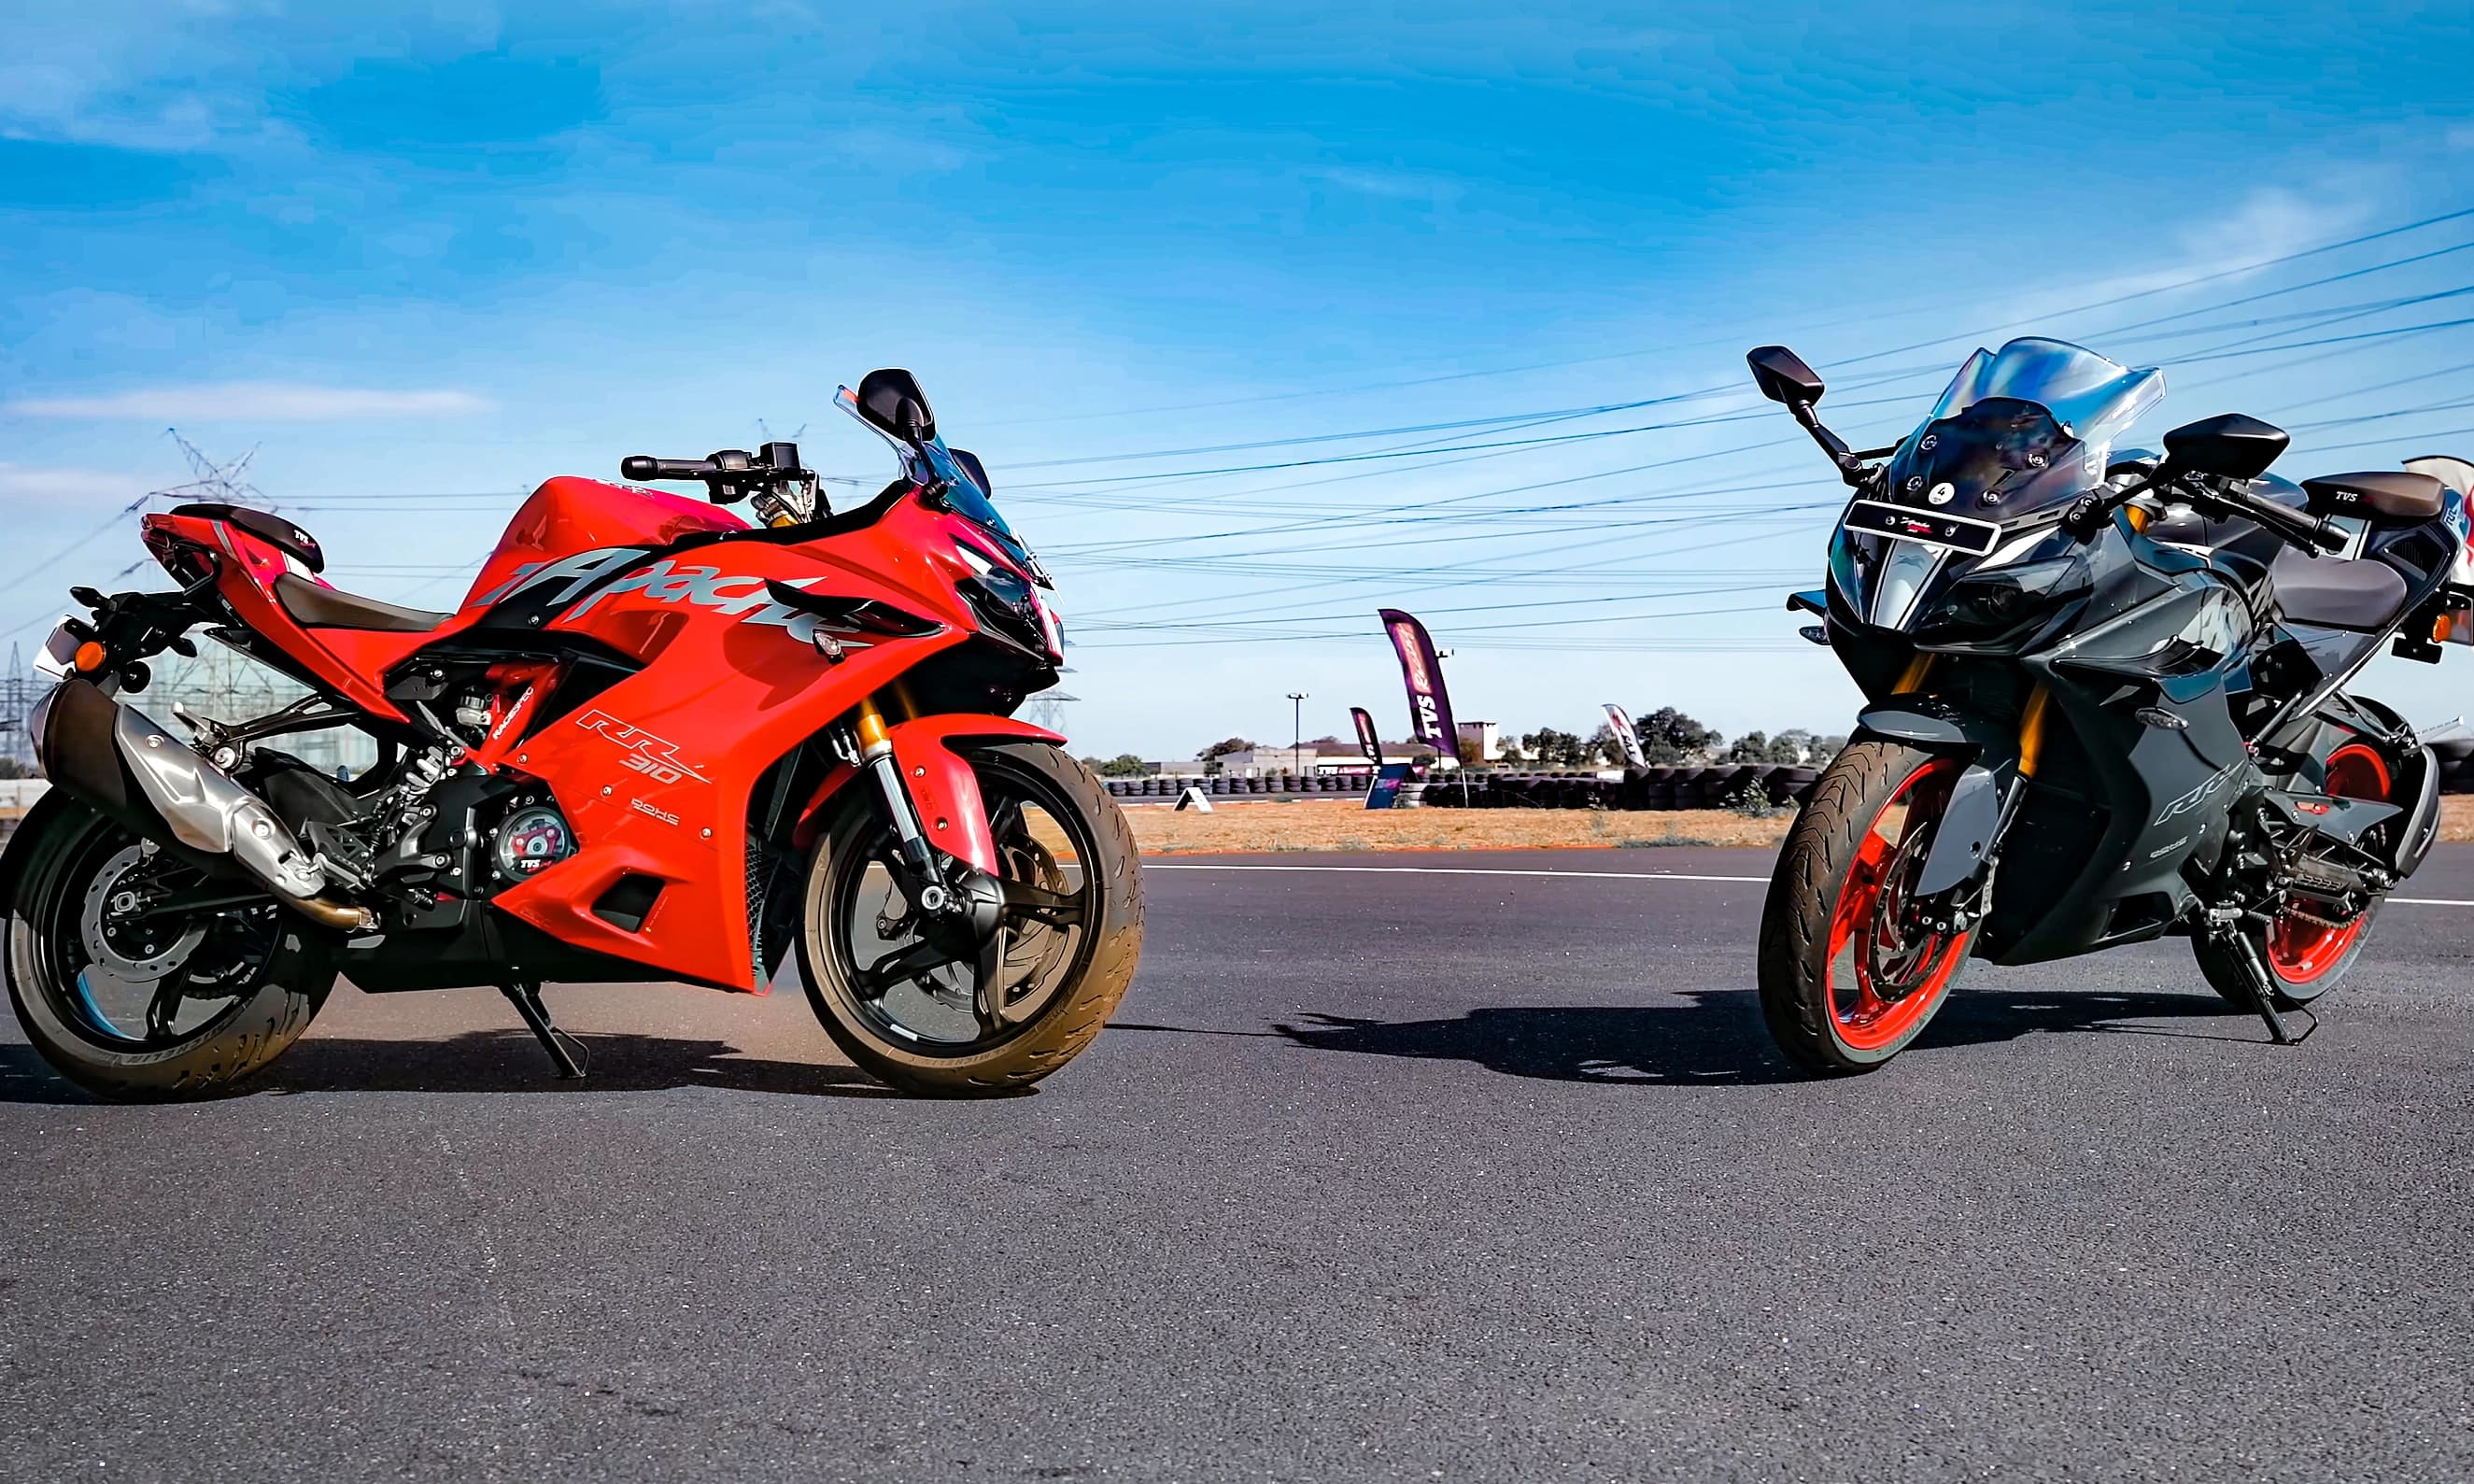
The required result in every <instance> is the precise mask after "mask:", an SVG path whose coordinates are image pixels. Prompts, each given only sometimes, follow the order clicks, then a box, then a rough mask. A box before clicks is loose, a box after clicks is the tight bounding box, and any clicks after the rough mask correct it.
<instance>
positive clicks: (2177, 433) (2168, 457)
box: [2164, 412, 2293, 480]
mask: <svg viewBox="0 0 2474 1484" xmlns="http://www.w3.org/2000/svg"><path fill="white" fill-rule="evenodd" d="M2292 441H2293V440H2292V437H2290V436H2288V435H2287V433H2286V431H2285V429H2283V428H2281V427H2278V426H2274V425H2272V424H2268V423H2263V422H2261V421H2260V420H2259V419H2257V418H2250V417H2244V416H2243V415H2242V414H2241V413H2239V412H2228V413H2225V414H2223V415H2222V416H2219V417H2213V418H2201V419H2200V420H2199V421H2198V422H2196V423H2186V424H2184V425H2183V426H2180V427H2177V428H2175V429H2173V430H2172V431H2171V432H2170V433H2167V434H2166V435H2165V470H2164V472H2165V473H2169V474H2215V475H2217V476H2218V477H2219V478H2222V479H2244V480H2248V479H2256V478H2258V477H2259V476H2260V475H2262V474H2266V473H2268V465H2270V464H2273V463H2275V462H2276V460H2277V456H2278V455H2279V454H2281V453H2283V452H2284V451H2285V448H2286V445H2288V444H2290V443H2292Z"/></svg>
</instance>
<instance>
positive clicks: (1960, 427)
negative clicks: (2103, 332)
mask: <svg viewBox="0 0 2474 1484" xmlns="http://www.w3.org/2000/svg"><path fill="white" fill-rule="evenodd" d="M2163 390H2164V382H2163V377H2162V376H2161V375H2160V374H2159V373H2156V372H2153V371H2130V370H2127V369H2125V368H2123V367H2122V366H2119V365H2116V364H2115V363H2113V362H2112V361H2109V360H2106V359H2105V358H2103V357H2102V356H2099V355H2097V354H2095V353H2093V352H2089V351H2083V350H2080V349H2079V348H2077V347H2075V346H2070V345H2065V344H2063V343H2061V342H2059V341H2052V340H2042V339H2023V340H2014V341H2012V342H2011V343H2010V344H2008V345H2006V346H2004V347H2002V349H2001V352H2000V353H1998V354H1997V353H1992V352H1986V351H1978V352H1977V353H1976V354H1975V355H1973V356H1971V357H1970V358H1969V359H1968V362H1967V364H1966V365H1964V366H1963V367H1961V368H1960V370H1959V374H1958V376H1957V377H1955V378H1954V379H1953V381H1952V383H1951V385H1950V388H1949V389H1948V390H1947V391H1945V392H1944V393H1943V394H1942V397H1941V400H1940V401H1938V402H1936V403H1935V404H1934V407H1933V410H1932V415H1931V416H1930V417H1929V418H1928V420H1927V421H1926V422H1925V423H1924V425H1923V426H1919V427H1918V428H1916V430H1915V431H1914V432H1912V433H1910V434H1908V435H1907V437H1906V438H1905V439H1904V441H1903V442H1902V443H1901V444H1900V445H1899V447H1898V449H1897V450H1895V451H1894V452H1893V454H1892V456H1891V460H1890V463H1889V465H1888V466H1887V467H1886V468H1885V469H1883V470H1882V472H1881V474H1880V477H1879V478H1877V479H1876V480H1875V481H1874V482H1873V483H1872V484H1871V485H1869V486H1867V487H1866V488H1865V490H1864V491H1863V492H1862V493H1860V494H1859V495H1858V496H1857V497H1856V499H1854V500H1853V501H1852V502H1850V504H1849V506H1848V509H1847V514H1846V517H1845V518H1844V519H1843V520H1842V521H1841V523H1840V528H1839V530H1838V531H1837V533H1836V535H1835V537H1834V539H1833V540H1832V543H1831V586H1832V588H1833V589H1834V590H1835V591H1836V592H1837V594H1838V595H1839V599H1838V600H1839V602H1840V604H1841V606H1842V607H1843V610H1844V617H1845V618H1847V619H1849V620H1853V621H1855V622H1856V623H1859V624H1861V625H1863V626H1866V627H1869V628H1874V629H1882V630H1889V631H1892V632H1895V633H1898V634H1900V635H1903V636H1904V637H1905V638H1906V639H1907V640H1908V641H1909V642H1910V643H1912V644H1913V645H1916V646H1917V647H1919V648H1927V649H1964V650H1972V651H1977V652H1992V653H2010V652H2018V651H2020V650H2021V649H2023V648H2025V647H2028V646H2031V645H2035V644H2037V643H2040V642H2043V641H2045V640H2047V639H2049V638H2050V636H2051V635H2052V634H2053V633H2054V631H2055V630H2056V629H2057V628H2058V627H2060V626H2062V625H2064V624H2066V623H2067V622H2068V621H2070V620H2071V619H2072V618H2073V617H2074V615H2076V614H2077V613H2079V612H2080V611H2081V610H2082V609H2083V607H2084V606H2085V603H2086V600H2087V598H2088V597H2089V596H2090V595H2091V594H2092V593H2094V592H2095V591H2096V590H2097V589H2098V586H2099V584H2100V581H2101V579H2102V577H2103V575H2104V572H2105V570H2106V568H2107V565H2108V553H2110V559H2111V560H2119V559H2120V557H2121V552H2120V549H2119V546H2118V544H2117V543H2112V542H2110V541H2108V540H2103V539H2099V540H2097V541H2094V542H2091V541H2088V540H2084V539H2082V538H2081V537H2079V536H2077V535H2074V534H2073V533H2071V532H2070V531H2068V530H2066V529H2065V528H2064V526H2063V523H2062V522H2063V517H2064V516H2066V515H2067V514H2068V513H2069V511H2070V510H2071V509H2072V507H2073V506H2074V505H2075V504H2076V503H2077V502H2078V500H2079V499H2080V498H2081V497H2082V496H2084V495H2086V494H2088V493H2089V492H2090V491H2091V490H2094V489H2095V488H2097V487H2098V485H2099V484H2101V483H2102V482H2103V479H2104V471H2105V465H2106V459H2107V457H2108V455H2109V453H2110V451H2111V449H2112V443H2113V439H2114V437H2115V436H2116V434H2118V433H2119V432H2120V431H2121V430H2122V428H2123V427H2124V426H2127V425H2128V423H2129V422H2130V421H2131V420H2132V419H2133V418H2135V417H2136V416H2137V415H2138V413H2140V412H2141V411H2144V410H2145V409H2146V408H2147V407H2148V406H2150V405H2153V404H2154V402H2155V401H2156V400H2157V398H2158V397H2160V396H2161V395H2162V394H2163Z"/></svg>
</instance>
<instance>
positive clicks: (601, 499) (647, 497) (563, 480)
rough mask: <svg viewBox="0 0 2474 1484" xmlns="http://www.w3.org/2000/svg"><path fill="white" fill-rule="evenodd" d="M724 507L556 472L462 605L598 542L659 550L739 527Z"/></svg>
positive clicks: (510, 526) (520, 514)
mask: <svg viewBox="0 0 2474 1484" xmlns="http://www.w3.org/2000/svg"><path fill="white" fill-rule="evenodd" d="M745 529H747V523H746V522H745V521H742V520H740V518H739V517H737V516H735V515H732V514H731V513H730V512H729V511H727V510H723V509H720V508H718V507H716V506H714V505H710V504H707V503H705V502H704V501H703V500H700V499H686V498H684V497H682V496H678V495H672V494H670V493H669V492H668V491H667V490H645V489H638V488H636V487H634V486H632V485H624V484H604V483H602V482H601V481H600V480H598V479H583V478H578V477H576V476H575V475H573V474H561V475H559V476H558V477H557V478H554V479H548V480H545V481H544V482H543V484H542V487H541V488H540V489H537V490H535V491H533V492H532V495H531V496H530V497H529V498H528V499H525V500H524V502H523V505H522V507H521V509H519V510H517V512H516V517H515V519H514V520H512V521H509V522H508V523H507V531H506V534H505V535H503V536H500V537H499V538H498V545H497V548H496V549H495V550H493V551H492V552H491V553H490V559H489V560H488V561H486V562H484V563H482V564H481V575H479V576H478V577H475V578H474V579H473V587H472V591H470V592H469V593H467V594H466V595H465V596H464V601H463V603H462V604H461V607H462V608H468V609H469V608H472V607H473V606H474V605H475V603H476V601H477V600H478V599H480V598H482V597H483V596H486V595H489V594H492V593H495V592H497V590H498V589H500V588H502V587H505V586H506V585H507V584H508V583H509V582H511V581H514V580H515V579H516V578H517V577H518V575H519V574H521V573H522V572H529V571H535V570H538V569H540V568H542V567H545V566H547V565H548V564H549V563H551V562H554V561H556V560H558V559H559V558H560V557H563V556H572V555H573V554H575V553H576V552H578V551H590V550H593V549H594V548H595V547H662V546H667V545H669V544H670V543H671V542H673V541H676V540H678V539H679V538H680V537H682V536H686V535H690V534H691V533H693V532H696V531H743V530H745Z"/></svg>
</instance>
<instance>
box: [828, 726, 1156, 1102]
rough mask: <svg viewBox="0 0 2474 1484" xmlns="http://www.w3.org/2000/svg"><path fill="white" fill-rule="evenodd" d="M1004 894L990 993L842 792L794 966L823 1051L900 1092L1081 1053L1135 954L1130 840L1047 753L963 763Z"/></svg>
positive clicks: (986, 753) (873, 825) (1047, 1068)
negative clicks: (975, 780) (836, 1051)
mask: <svg viewBox="0 0 2474 1484" xmlns="http://www.w3.org/2000/svg"><path fill="white" fill-rule="evenodd" d="M967 756H968V757H969V760H970V764H971V768H972V771H973V772H975V773H976V774H978V776H979V783H980V794H981V799H982V805H983V807H984V808H985V809H986V811H987V815H988V825H989V831H990V834H991V835H992V836H993V837H994V839H995V840H996V847H997V856H998V864H999V879H1000V882H1001V884H1002V885H1003V887H1004V888H1006V904H1005V906H1004V908H1003V909H1002V917H1001V923H1002V926H1001V928H1000V932H1001V933H1002V935H1003V936H1002V937H1001V938H1000V939H999V940H998V943H997V948H996V950H995V951H996V952H997V953H998V954H1000V955H1001V957H1000V958H998V959H996V960H995V961H993V962H994V967H993V973H994V979H993V982H992V983H991V984H990V985H986V986H984V987H985V990H986V992H984V993H983V992H982V985H980V983H979V972H978V969H979V966H978V964H977V962H976V961H966V959H965V957H964V955H963V954H962V953H961V952H959V951H958V945H956V944H955V943H953V942H952V941H951V940H950V938H949V937H946V936H945V931H944V930H943V929H941V928H940V925H939V924H938V923H937V922H936V921H935V920H934V919H933V918H932V917H931V916H930V914H928V913H926V912H922V911H921V910H920V908H919V907H918V905H917V904H916V903H914V902H912V901H911V900H910V897H909V896H908V894H907V893H906V892H905V890H904V887H903V882H904V881H905V879H906V873H905V871H904V870H903V869H902V867H901V865H900V863H899V858H898V854H897V849H898V846H897V841H896V839H895V837H894V833H893V827H892V824H891V822H890V821H889V820H888V819H887V818H886V817H885V812H884V810H883V808H882V807H881V805H880V804H879V803H878V802H877V801H876V800H875V799H874V798H873V797H872V796H871V794H870V792H869V791H868V790H866V789H865V788H864V787H861V788H854V789H852V790H850V791H848V792H849V797H848V801H847V802H846V803H845V804H844V805H843V807H842V810H841V812H840V813H839V814H838V815H837V816H836V818H835V820H834V822H833V824H832V826H831V827H830V828H829V829H828V830H827V831H826V834H825V838H824V839H822V840H820V841H819V842H818V843H817V846H816V852H815V857H814V860H813V863H812V864H811V865H810V867H809V872H808V888H807V893H806V900H805V903H804V907H803V910H802V913H801V918H802V921H801V928H800V933H799V967H800V970H801V976H802V977H803V978H804V979H805V980H806V981H807V986H808V999H809V1002H810V1003H811V1004H812V1005H813V1007H814V1008H815V1011H816V1018H817V1019H819V1020H821V1021H823V1022H824V1026H825V1030H826V1032H827V1033H828V1034H831V1035H832V1036H833V1038H834V1043H835V1044H836V1045H837V1046H839V1047H840V1048H841V1049H842V1052H843V1054H844V1055H846V1056H848V1057H849V1058H851V1060H852V1061H853V1062H854V1063H855V1064H857V1065H858V1066H859V1067H860V1068H861V1070H863V1071H866V1072H868V1073H871V1074H873V1075H874V1076H876V1077H878V1078H881V1079H883V1080H884V1081H885V1082H887V1083H892V1084H893V1085H894V1086H896V1087H899V1088H901V1089H903V1090H904V1091H906V1092H914V1093H923V1094H929V1095H940V1096H948V1097H954V1096H960V1097H984V1096H989V1095H993V1094H996V1093H1002V1092H1008V1091H1012V1090H1014V1089H1016V1088H1021V1087H1027V1086H1029V1085H1030V1084H1031V1083H1035V1082H1038V1081H1039V1080H1040V1079H1041V1078H1043V1077H1046V1076H1047V1075H1048V1074H1050V1073H1051V1072H1054V1071H1055V1070H1056V1069H1057V1068H1058V1067H1061V1066H1063V1065H1064V1064H1065V1063H1066V1062H1068V1061H1071V1060H1072V1059H1074V1058H1075V1057H1076V1056H1077V1055H1079V1053H1080V1052H1081V1051H1082V1050H1083V1048H1085V1047H1087V1046H1089V1045H1090V1044H1091V1042H1092V1040H1093V1039H1094V1038H1096V1037H1097V1036H1098V1035H1099V1034H1100V1028H1101V1027H1102V1026H1104V1025H1105V1024H1106V1023H1107V1020H1108V1016H1109V1014H1110V1012H1111V1011H1113V1010H1115V1009H1116V1008H1117V1002H1118V1000H1120V999H1121V998H1123V997H1124V995H1125V992H1126V986H1127V985H1129V984H1131V983H1132V982H1133V977H1134V961H1135V960H1136V959H1137V958H1138V957H1139V956H1140V954H1141V952H1142V941H1143V888H1142V871H1141V867H1140V866H1139V865H1138V864H1136V859H1135V849H1134V837H1133V831H1132V830H1131V829H1130V828H1129V827H1128V825H1127V823H1126V816H1125V815H1123V814H1122V813H1120V812H1119V810H1118V809H1117V806H1116V803H1115V801H1114V800H1112V799H1110V798H1109V797H1108V791H1107V790H1106V789H1105V788H1104V787H1103V786H1102V784H1101V782H1100V780H1099V779H1098V778H1097V777H1096V776H1094V775H1093V773H1092V772H1091V770H1090V769H1089V768H1087V767H1085V766H1082V765H1081V764H1080V763H1078V762H1076V761H1075V760H1074V759H1073V758H1070V757H1068V756H1066V755H1065V754H1063V753H1061V752H1059V751H1057V750H1056V749H1055V747H1051V746H1046V745H1042V744H1038V743H1029V742H983V743H980V744H978V745H976V746H973V747H971V748H970V749H969V751H968V754H967Z"/></svg>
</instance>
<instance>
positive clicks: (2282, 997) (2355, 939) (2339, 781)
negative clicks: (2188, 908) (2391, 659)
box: [2191, 742, 2395, 1010]
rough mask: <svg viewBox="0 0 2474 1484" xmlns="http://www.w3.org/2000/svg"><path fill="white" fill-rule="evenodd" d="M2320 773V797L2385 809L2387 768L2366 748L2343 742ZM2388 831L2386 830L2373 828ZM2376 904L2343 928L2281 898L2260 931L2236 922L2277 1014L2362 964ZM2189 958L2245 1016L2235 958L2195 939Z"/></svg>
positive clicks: (2244, 991) (2245, 988)
mask: <svg viewBox="0 0 2474 1484" xmlns="http://www.w3.org/2000/svg"><path fill="white" fill-rule="evenodd" d="M2323 766H2325V767H2326V769H2327V791H2328V792H2330V793H2332V794H2335V795H2337V796H2339V797H2341V798H2354V799H2371V800H2374V801H2377V802H2380V803H2388V802H2390V799H2389V791H2390V789H2391V784H2392V776H2391V774H2390V773H2389V765H2388V760H2387V759H2386V758H2383V757H2381V756H2380V754H2379V752H2378V750H2377V749H2375V748H2373V747H2372V746H2370V745H2369V744H2368V743H2366V742H2347V743H2345V744H2344V745H2343V746H2341V747H2339V748H2338V749H2337V750H2336V751H2334V752H2332V753H2330V754H2328V760H2327V762H2326V764H2325V765H2323ZM2378 828H2379V829H2392V828H2395V824H2394V822H2393V821H2392V822H2390V823H2389V824H2383V825H2380V826H2378ZM2379 911H2380V904H2379V902H2378V900H2377V899H2374V900H2373V901H2372V903H2371V905H2370V906H2368V907H2366V908H2365V909H2363V911H2362V912H2361V913H2360V914H2359V915H2357V916H2356V917H2354V918H2353V920H2351V921H2349V922H2343V923H2336V922H2330V921H2328V920H2327V919H2325V918H2323V917H2320V916H2318V915H2316V914H2315V913H2314V912H2312V910H2311V904H2310V903H2308V902H2307V901H2305V900H2303V899H2302V898H2299V897H2294V898H2289V899H2288V900H2287V902H2286V904H2285V909H2284V910H2283V911H2282V912H2278V913H2277V915H2276V921H2275V922H2274V923H2272V924H2269V925H2266V926H2263V925H2261V924H2259V923H2256V922H2244V924H2243V925H2242V926H2241V927H2240V928H2239V929H2237V930H2236V931H2238V932H2241V933H2243V934H2244V935H2245V936H2247V937H2249V938H2250V944H2251V947H2252V948H2253V949H2254V950H2256V951H2257V952H2258V954H2259V961H2260V962H2261V963H2263V964H2266V965H2267V967H2268V987H2269V997H2270V998H2271V999H2273V1000H2274V1001H2275V1003H2276V1008H2277V1009H2278V1010H2299V1009H2301V1008H2302V1007H2303V1006H2305V1005H2308V1004H2310V1003H2311V1002H2312V1001H2314V1000H2316V999H2317V998H2319V996H2321V995H2323V994H2326V993H2327V992H2328V991H2329V990H2331V989H2333V988H2335V987H2336V986H2337V981H2339V980H2341V979H2342V978H2344V977H2345V971H2346V970H2347V969H2350V968H2352V967H2353V966H2354V961H2355V960H2356V959H2357V958H2360V957H2361V956H2362V952H2363V944H2364V942H2365V940H2366V939H2367V938H2368V937H2370V930H2371V919H2372V918H2373V917H2375V916H2377V915H2379ZM2191 951H2192V953H2193V955H2194V956H2195V957H2196V958H2197V959H2198V961H2199V972H2200V973H2201V974H2202V975H2204V976H2206V978H2207V981H2208V985H2209V986H2210V987H2211V988H2213V989H2215V990H2216V991H2217V993H2218V994H2219V995H2221V996H2222V997H2223V998H2224V1001H2225V1003H2226V1004H2228V1005H2232V1006H2234V1007H2236V1008H2237V1009H2241V1010H2250V1009H2253V1008H2254V1007H2253V1006H2252V1005H2251V998H2250V970H2249V967H2248V966H2247V965H2245V964H2244V962H2243V961H2242V960H2241V958H2240V956H2238V955H2236V954H2234V953H2232V952H2230V951H2228V950H2227V949H2225V948H2224V947H2223V946H2222V945H2220V944H2219V943H2218V942H2217V941H2216V940H2215V939H2214V938H2210V937H2204V936H2202V937H2194V938H2192V939H2191Z"/></svg>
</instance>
